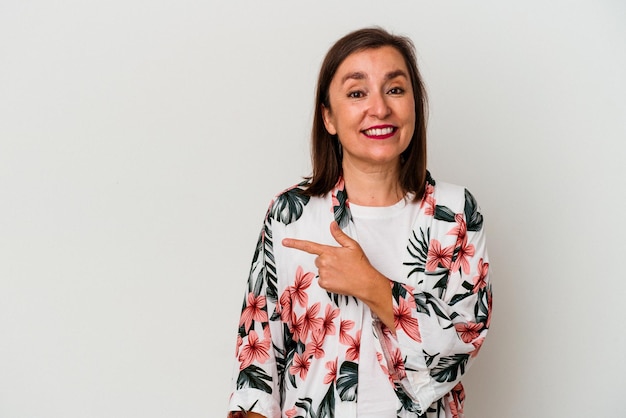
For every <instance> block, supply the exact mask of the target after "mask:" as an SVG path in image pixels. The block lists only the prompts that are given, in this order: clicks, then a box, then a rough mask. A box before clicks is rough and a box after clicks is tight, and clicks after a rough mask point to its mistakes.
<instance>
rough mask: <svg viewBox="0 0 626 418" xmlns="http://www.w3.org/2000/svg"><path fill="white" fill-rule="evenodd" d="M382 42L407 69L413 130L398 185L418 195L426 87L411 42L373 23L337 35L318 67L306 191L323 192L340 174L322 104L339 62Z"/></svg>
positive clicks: (423, 169) (337, 150)
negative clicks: (310, 169)
mask: <svg viewBox="0 0 626 418" xmlns="http://www.w3.org/2000/svg"><path fill="white" fill-rule="evenodd" d="M383 46H391V47H393V48H395V49H396V50H397V51H398V52H400V54H401V55H402V57H403V58H404V62H405V64H406V66H407V69H408V71H409V76H410V79H411V86H412V89H413V98H414V100H415V131H414V132H413V137H412V138H411V142H410V143H409V146H408V147H407V149H406V150H405V151H404V152H403V153H402V155H401V158H400V179H399V180H400V186H401V187H402V188H403V190H404V192H405V193H407V192H412V193H415V198H416V199H420V198H421V197H422V195H423V193H424V189H425V184H426V119H427V118H428V108H427V101H426V90H425V87H424V83H423V82H422V78H421V76H420V73H419V70H418V68H417V60H416V57H415V47H414V45H413V42H412V41H411V40H410V39H409V38H407V37H404V36H398V35H392V34H391V33H389V32H387V31H385V30H384V29H381V28H378V27H373V28H365V29H359V30H356V31H354V32H351V33H348V34H347V35H345V36H344V37H343V38H341V39H339V40H338V41H337V42H336V43H335V44H334V45H333V46H332V47H331V48H330V50H329V51H328V53H327V54H326V57H325V58H324V61H323V62H322V66H321V69H320V73H319V77H318V80H317V94H316V98H315V114H314V116H313V129H312V132H311V159H312V165H313V173H312V176H311V177H310V184H309V186H308V187H307V189H306V191H305V192H304V193H306V194H307V195H309V196H323V195H325V194H326V193H328V192H329V191H331V190H332V189H333V187H334V186H335V185H336V184H337V181H338V180H339V177H340V176H341V175H342V166H341V158H342V151H341V145H340V144H339V139H338V138H337V135H331V134H330V133H329V132H328V131H327V130H326V127H325V126H324V118H323V108H327V109H330V100H329V97H328V89H329V87H330V83H331V81H332V79H333V77H334V76H335V73H336V72H337V68H339V65H341V63H342V62H343V61H344V60H345V59H346V58H347V57H348V56H349V55H351V54H353V53H355V52H359V51H363V50H365V49H376V48H381V47H383Z"/></svg>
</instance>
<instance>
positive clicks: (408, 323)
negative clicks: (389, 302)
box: [393, 296, 422, 342]
mask: <svg viewBox="0 0 626 418" xmlns="http://www.w3.org/2000/svg"><path fill="white" fill-rule="evenodd" d="M409 298H412V296H409ZM411 305H412V306H413V308H415V301H413V303H412V304H411V303H409V302H407V300H406V299H404V298H400V299H399V301H398V305H397V306H394V308H393V319H394V325H395V327H396V329H402V330H403V331H404V332H406V334H407V335H408V336H409V337H411V339H412V340H414V341H417V342H422V337H421V336H420V329H419V324H418V322H417V318H415V317H413V313H412V312H413V311H412V309H411Z"/></svg>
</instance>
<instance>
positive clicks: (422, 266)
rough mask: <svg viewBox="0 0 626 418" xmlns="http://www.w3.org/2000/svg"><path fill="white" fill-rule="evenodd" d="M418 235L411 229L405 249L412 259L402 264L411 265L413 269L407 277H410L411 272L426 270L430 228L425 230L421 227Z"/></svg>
mask: <svg viewBox="0 0 626 418" xmlns="http://www.w3.org/2000/svg"><path fill="white" fill-rule="evenodd" d="M419 233H420V235H419V237H418V236H417V234H416V233H415V231H413V234H412V237H411V238H410V239H409V245H407V247H406V249H407V251H408V253H409V255H410V256H411V258H412V259H413V260H414V261H406V262H404V263H402V264H404V265H405V266H413V269H412V270H411V271H410V272H409V274H408V275H407V277H411V275H412V274H414V273H418V272H424V271H425V270H426V260H427V259H428V242H429V241H430V228H427V229H426V232H424V230H423V229H422V228H420V230H419Z"/></svg>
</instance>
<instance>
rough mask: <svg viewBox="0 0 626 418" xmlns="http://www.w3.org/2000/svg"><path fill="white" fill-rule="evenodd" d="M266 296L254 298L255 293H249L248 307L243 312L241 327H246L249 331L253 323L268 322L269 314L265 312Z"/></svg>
mask: <svg viewBox="0 0 626 418" xmlns="http://www.w3.org/2000/svg"><path fill="white" fill-rule="evenodd" d="M263 308H265V296H254V293H252V292H250V293H248V300H247V303H246V307H245V308H244V310H243V312H241V319H240V320H239V326H241V325H244V329H245V330H246V331H247V330H249V329H250V326H251V325H252V321H260V322H267V312H266V311H265V309H263Z"/></svg>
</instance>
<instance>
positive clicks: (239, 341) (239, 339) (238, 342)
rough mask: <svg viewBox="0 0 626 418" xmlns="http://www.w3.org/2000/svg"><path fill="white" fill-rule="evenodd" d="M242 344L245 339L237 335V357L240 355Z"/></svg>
mask: <svg viewBox="0 0 626 418" xmlns="http://www.w3.org/2000/svg"><path fill="white" fill-rule="evenodd" d="M241 344H243V338H241V335H237V345H236V347H235V356H238V355H239V347H241Z"/></svg>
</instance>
